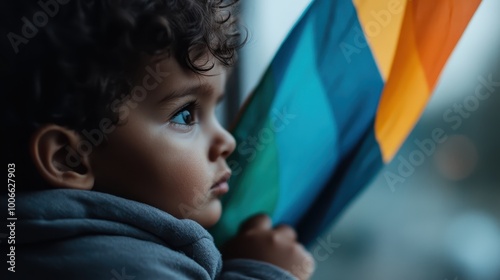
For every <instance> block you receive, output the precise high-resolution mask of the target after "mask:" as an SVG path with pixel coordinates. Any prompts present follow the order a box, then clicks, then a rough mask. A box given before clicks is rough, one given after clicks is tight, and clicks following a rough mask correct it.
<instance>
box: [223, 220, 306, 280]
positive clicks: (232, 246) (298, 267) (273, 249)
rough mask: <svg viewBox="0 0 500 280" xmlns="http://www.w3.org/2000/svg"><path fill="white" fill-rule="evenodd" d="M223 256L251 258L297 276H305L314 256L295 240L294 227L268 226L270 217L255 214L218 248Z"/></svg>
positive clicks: (302, 277)
mask: <svg viewBox="0 0 500 280" xmlns="http://www.w3.org/2000/svg"><path fill="white" fill-rule="evenodd" d="M222 251H223V252H222V254H223V257H224V259H235V258H243V259H254V260H258V261H264V262H268V263H271V264H274V265H276V266H279V267H281V268H283V269H285V270H287V271H289V272H290V273H292V274H293V275H295V276H296V277H297V278H299V279H309V277H311V275H312V273H313V272H314V267H315V265H314V259H313V257H312V256H311V254H309V252H307V251H306V250H305V249H304V247H303V246H302V245H301V244H300V243H298V242H297V235H296V233H295V230H293V229H292V228H291V227H289V226H286V225H279V226H277V227H275V228H274V229H273V228H272V224H271V219H269V217H268V216H266V215H262V214H261V215H257V216H254V217H252V218H249V219H248V220H247V221H245V222H244V223H243V224H242V225H241V227H240V230H239V232H238V235H237V236H236V237H234V238H233V239H231V240H230V241H228V242H227V243H226V244H225V246H224V249H223V250H222Z"/></svg>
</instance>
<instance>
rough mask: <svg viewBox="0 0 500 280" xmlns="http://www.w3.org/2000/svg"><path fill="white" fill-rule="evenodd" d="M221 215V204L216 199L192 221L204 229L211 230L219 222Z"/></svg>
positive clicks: (194, 216)
mask: <svg viewBox="0 0 500 280" xmlns="http://www.w3.org/2000/svg"><path fill="white" fill-rule="evenodd" d="M221 214H222V205H221V202H220V200H219V199H215V200H214V201H212V202H210V203H209V204H208V205H207V207H205V208H203V209H201V210H200V212H199V213H198V214H197V215H193V217H192V218H191V219H192V220H194V221H196V222H198V223H199V224H200V225H201V226H202V227H204V228H210V227H212V226H214V225H215V224H216V223H217V222H218V221H219V219H220V216H221Z"/></svg>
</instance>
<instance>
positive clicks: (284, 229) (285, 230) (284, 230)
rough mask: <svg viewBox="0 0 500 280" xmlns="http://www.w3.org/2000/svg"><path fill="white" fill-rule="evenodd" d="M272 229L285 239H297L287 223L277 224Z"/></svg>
mask: <svg viewBox="0 0 500 280" xmlns="http://www.w3.org/2000/svg"><path fill="white" fill-rule="evenodd" d="M274 230H275V231H276V232H277V233H279V234H280V235H282V236H283V237H285V238H287V239H290V240H293V241H295V240H297V233H296V232H295V230H294V229H293V228H292V227H290V226H288V225H278V226H276V227H275V228H274Z"/></svg>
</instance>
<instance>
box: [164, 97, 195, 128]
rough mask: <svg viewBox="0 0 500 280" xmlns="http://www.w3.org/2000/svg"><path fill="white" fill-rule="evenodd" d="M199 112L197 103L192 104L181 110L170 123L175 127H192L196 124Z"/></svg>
mask: <svg viewBox="0 0 500 280" xmlns="http://www.w3.org/2000/svg"><path fill="white" fill-rule="evenodd" d="M196 110H197V103H196V101H193V102H190V103H188V104H187V105H185V106H184V107H183V108H182V109H180V110H179V111H178V112H177V113H175V115H174V116H173V117H172V118H171V119H170V121H169V122H170V123H172V124H175V125H185V126H190V125H194V124H195V116H196Z"/></svg>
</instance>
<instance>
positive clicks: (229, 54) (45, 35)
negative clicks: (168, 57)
mask: <svg viewBox="0 0 500 280" xmlns="http://www.w3.org/2000/svg"><path fill="white" fill-rule="evenodd" d="M236 2H238V0H233V1H226V0H102V1H97V0H41V1H39V0H12V1H10V0H8V1H1V3H0V13H1V16H0V31H1V36H2V37H1V38H2V42H1V45H2V49H1V51H2V60H1V61H0V63H1V64H0V65H1V67H0V68H1V70H0V89H1V94H2V96H3V99H4V100H6V101H7V110H5V111H4V112H5V113H6V116H5V119H4V121H6V125H5V126H4V128H5V129H7V131H5V133H4V134H3V135H4V137H5V138H7V140H8V143H7V149H6V151H7V158H8V160H9V158H10V160H14V159H15V160H19V159H20V158H22V160H21V161H27V160H29V158H27V157H29V155H28V146H27V145H28V142H29V138H30V135H31V134H32V133H33V132H34V130H35V129H36V128H37V127H38V126H40V125H42V124H46V123H55V124H58V125H62V126H65V127H68V128H70V129H73V130H75V131H77V132H78V131H81V130H83V129H91V128H94V127H97V125H98V124H97V123H98V122H99V120H101V119H103V118H104V117H108V118H111V119H112V120H115V122H117V121H118V118H117V116H116V113H114V112H112V111H111V109H110V103H111V102H112V101H113V100H116V99H117V98H118V96H120V95H123V94H124V93H125V94H130V92H131V89H132V88H131V87H132V85H131V74H132V73H133V72H134V71H137V69H138V68H140V63H141V58H142V57H143V56H144V54H148V55H152V56H154V55H162V54H165V53H167V52H168V53H169V54H172V55H173V56H174V57H175V59H176V60H177V61H178V62H179V63H180V64H181V65H182V66H183V67H185V68H187V69H191V70H192V71H194V72H195V73H198V74H203V73H205V72H206V71H208V70H210V69H211V68H212V67H213V66H214V65H213V64H211V63H209V62H208V61H207V62H206V63H200V62H199V60H200V58H202V56H203V55H205V54H207V53H211V54H212V55H213V57H215V58H216V59H217V60H218V61H219V62H220V63H221V64H222V65H224V66H231V65H232V64H233V63H234V61H235V58H236V51H237V49H238V48H240V47H241V46H242V44H243V41H244V40H242V38H241V37H242V36H241V34H240V31H239V28H238V26H237V20H236V16H235V12H236V9H235V7H236V6H237V5H235V4H236ZM4 104H5V103H4ZM27 168H28V167H27Z"/></svg>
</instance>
